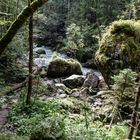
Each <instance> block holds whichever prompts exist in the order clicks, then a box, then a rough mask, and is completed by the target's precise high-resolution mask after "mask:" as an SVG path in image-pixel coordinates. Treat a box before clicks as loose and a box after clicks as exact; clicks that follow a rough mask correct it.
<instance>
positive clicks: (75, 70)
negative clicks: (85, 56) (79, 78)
mask: <svg viewBox="0 0 140 140" xmlns="http://www.w3.org/2000/svg"><path fill="white" fill-rule="evenodd" d="M72 74H79V75H81V74H82V70H81V65H80V63H79V62H78V61H76V60H74V59H64V58H62V57H59V56H57V55H53V57H52V61H51V62H50V64H49V66H48V71H47V76H48V77H52V78H57V77H65V76H70V75H72Z"/></svg>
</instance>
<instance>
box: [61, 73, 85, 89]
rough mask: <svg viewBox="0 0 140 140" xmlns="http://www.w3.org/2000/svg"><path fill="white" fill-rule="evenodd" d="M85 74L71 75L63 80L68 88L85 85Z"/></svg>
mask: <svg viewBox="0 0 140 140" xmlns="http://www.w3.org/2000/svg"><path fill="white" fill-rule="evenodd" d="M84 80H85V76H82V75H75V74H74V75H71V76H70V77H68V78H66V79H64V80H63V83H64V85H65V86H67V87H68V88H71V89H73V88H77V87H80V86H82V85H83V83H84Z"/></svg>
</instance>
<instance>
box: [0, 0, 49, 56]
mask: <svg viewBox="0 0 140 140" xmlns="http://www.w3.org/2000/svg"><path fill="white" fill-rule="evenodd" d="M47 1H48V0H34V1H33V2H32V3H31V5H30V6H27V7H25V8H24V9H23V10H22V12H21V13H20V14H19V15H18V17H17V19H16V20H15V21H14V22H13V23H12V24H11V26H10V27H9V29H8V31H7V33H6V34H5V35H4V36H3V37H2V38H1V39H0V55H1V54H2V53H3V51H4V50H5V49H6V48H7V45H8V44H9V43H10V42H11V41H12V39H13V38H14V36H15V35H16V33H17V31H18V30H19V29H20V28H21V27H22V26H23V24H24V23H25V21H26V20H27V18H28V17H30V16H31V15H32V14H33V13H34V12H35V11H36V10H37V8H38V7H41V6H42V5H43V4H44V3H46V2H47Z"/></svg>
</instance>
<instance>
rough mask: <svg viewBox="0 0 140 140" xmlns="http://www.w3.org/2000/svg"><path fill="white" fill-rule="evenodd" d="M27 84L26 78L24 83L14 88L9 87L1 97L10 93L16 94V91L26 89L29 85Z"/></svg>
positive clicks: (0, 93)
mask: <svg viewBox="0 0 140 140" xmlns="http://www.w3.org/2000/svg"><path fill="white" fill-rule="evenodd" d="M27 82H28V78H26V80H25V81H23V82H22V83H19V84H17V85H14V86H13V87H9V88H7V89H6V90H5V91H2V92H0V96H3V95H8V94H9V93H11V92H14V91H16V90H18V89H20V88H22V87H24V86H25V85H26V84H27Z"/></svg>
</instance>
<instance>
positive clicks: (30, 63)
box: [26, 0, 33, 104]
mask: <svg viewBox="0 0 140 140" xmlns="http://www.w3.org/2000/svg"><path fill="white" fill-rule="evenodd" d="M31 2H32V0H31ZM28 5H29V6H30V0H28ZM32 67H33V14H32V15H31V16H30V19H29V81H28V93H27V99H26V104H30V103H31V95H32V86H33V84H32V81H33V71H32Z"/></svg>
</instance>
